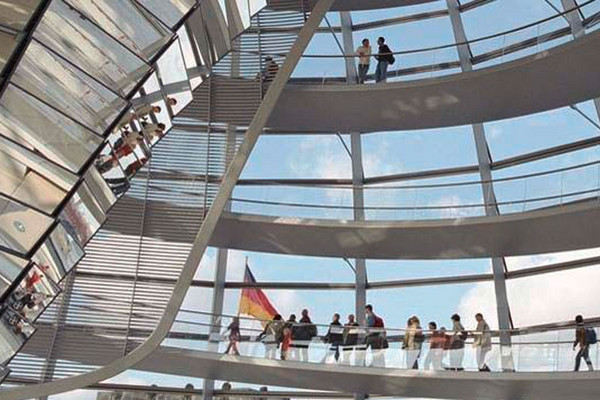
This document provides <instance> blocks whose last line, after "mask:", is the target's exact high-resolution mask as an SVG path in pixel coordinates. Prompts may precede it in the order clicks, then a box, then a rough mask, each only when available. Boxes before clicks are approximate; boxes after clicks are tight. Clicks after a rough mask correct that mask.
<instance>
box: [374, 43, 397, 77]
mask: <svg viewBox="0 0 600 400" xmlns="http://www.w3.org/2000/svg"><path fill="white" fill-rule="evenodd" d="M377 44H378V45H379V52H378V53H377V55H376V56H375V59H376V60H377V69H375V82H386V80H387V70H388V67H389V66H390V65H392V64H394V62H396V59H395V58H394V55H393V54H392V50H390V48H389V47H388V45H387V44H385V38H384V37H380V38H379V39H377Z"/></svg>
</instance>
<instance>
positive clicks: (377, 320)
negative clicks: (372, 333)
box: [373, 316, 384, 328]
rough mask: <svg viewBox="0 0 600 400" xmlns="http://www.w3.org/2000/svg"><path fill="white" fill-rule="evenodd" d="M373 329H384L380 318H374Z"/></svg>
mask: <svg viewBox="0 0 600 400" xmlns="http://www.w3.org/2000/svg"><path fill="white" fill-rule="evenodd" d="M373 328H384V324H383V319H381V317H378V316H375V322H374V323H373Z"/></svg>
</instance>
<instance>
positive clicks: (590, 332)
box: [585, 328, 598, 344]
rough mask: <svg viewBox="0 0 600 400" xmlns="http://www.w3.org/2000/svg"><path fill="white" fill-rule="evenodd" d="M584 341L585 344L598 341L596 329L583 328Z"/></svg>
mask: <svg viewBox="0 0 600 400" xmlns="http://www.w3.org/2000/svg"><path fill="white" fill-rule="evenodd" d="M585 342H586V343H587V344H596V343H598V337H597V336H596V330H595V329H592V328H585Z"/></svg>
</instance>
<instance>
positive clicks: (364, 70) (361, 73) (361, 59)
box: [356, 38, 371, 85]
mask: <svg viewBox="0 0 600 400" xmlns="http://www.w3.org/2000/svg"><path fill="white" fill-rule="evenodd" d="M356 55H357V56H358V83H359V84H361V85H362V84H363V83H365V80H366V79H367V74H368V73H369V67H370V66H371V45H370V44H369V39H366V38H365V39H363V40H362V46H360V47H359V48H358V49H356Z"/></svg>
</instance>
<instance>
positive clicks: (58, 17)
mask: <svg viewBox="0 0 600 400" xmlns="http://www.w3.org/2000/svg"><path fill="white" fill-rule="evenodd" d="M34 37H35V38H36V39H38V40H39V41H40V42H42V43H44V44H45V45H47V46H48V47H50V48H51V49H53V50H54V51H56V52H57V53H59V54H61V55H62V56H63V57H66V58H67V59H69V60H70V61H71V62H73V63H75V64H76V65H77V66H79V67H80V68H81V69H83V70H84V71H86V72H87V73H88V74H90V75H92V76H93V77H95V78H96V79H98V80H99V81H101V82H103V83H104V84H105V85H106V86H108V87H110V88H112V89H113V90H115V91H117V92H118V93H120V94H121V95H127V94H128V92H130V91H131V90H132V89H133V87H134V86H135V84H136V82H137V81H138V80H139V79H140V78H141V77H142V76H143V75H144V74H145V73H146V71H148V70H149V68H150V66H149V65H148V64H146V63H144V62H143V61H142V60H141V59H140V58H138V57H136V56H135V55H134V54H133V53H131V52H130V51H129V50H128V49H126V48H125V47H124V46H123V45H121V44H120V43H118V42H116V41H115V40H114V39H112V38H111V37H110V36H108V35H106V34H105V33H104V32H102V31H101V30H100V29H99V28H98V27H97V26H95V25H93V24H92V23H91V22H90V21H89V20H87V19H84V18H82V17H81V14H79V13H78V12H77V11H75V10H73V9H71V8H69V7H68V6H66V5H65V3H64V1H62V0H56V1H53V2H52V4H51V6H50V8H49V9H48V11H46V14H45V15H44V18H43V19H42V22H41V23H40V25H39V26H38V28H37V30H36V32H35V34H34Z"/></svg>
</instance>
